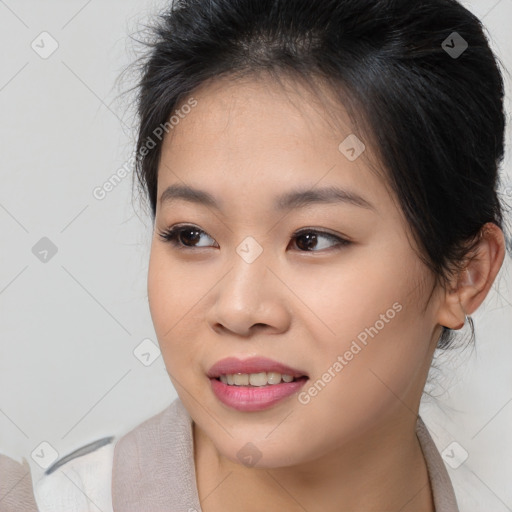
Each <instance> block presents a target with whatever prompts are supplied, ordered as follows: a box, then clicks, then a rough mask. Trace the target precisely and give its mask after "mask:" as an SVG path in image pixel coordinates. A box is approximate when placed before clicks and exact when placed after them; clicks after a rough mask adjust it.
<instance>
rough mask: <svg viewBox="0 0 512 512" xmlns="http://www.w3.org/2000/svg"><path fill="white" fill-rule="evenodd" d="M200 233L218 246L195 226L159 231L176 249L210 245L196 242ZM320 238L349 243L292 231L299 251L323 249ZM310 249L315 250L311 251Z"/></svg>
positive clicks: (337, 243)
mask: <svg viewBox="0 0 512 512" xmlns="http://www.w3.org/2000/svg"><path fill="white" fill-rule="evenodd" d="M202 235H205V237H207V238H209V239H210V240H212V241H213V242H214V244H215V245H214V247H218V244H217V243H216V242H215V240H213V238H212V237H211V236H209V235H208V233H206V232H205V231H203V230H202V229H199V228H197V227H195V226H174V227H172V228H170V229H168V230H166V231H162V232H159V236H160V237H161V238H162V240H163V241H165V242H170V243H171V244H172V245H173V246H175V247H176V248H177V249H185V250H186V249H194V248H195V247H210V245H208V244H198V242H200V240H201V237H202ZM322 239H324V240H328V241H330V242H332V244H331V246H332V245H334V246H335V247H336V246H338V247H343V246H346V245H349V244H350V243H351V242H350V241H348V240H346V239H344V238H341V237H339V236H337V235H333V234H331V233H326V232H324V231H318V230H315V229H311V228H307V229H302V230H301V231H297V232H296V233H294V235H293V239H292V240H294V241H295V245H296V246H297V247H299V251H300V252H318V250H322V249H325V248H326V245H327V247H328V246H329V243H327V244H326V243H325V242H324V243H321V242H319V240H322ZM311 249H315V250H314V251H312V250H311Z"/></svg>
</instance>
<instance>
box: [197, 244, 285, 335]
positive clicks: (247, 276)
mask: <svg viewBox="0 0 512 512" xmlns="http://www.w3.org/2000/svg"><path fill="white" fill-rule="evenodd" d="M267 263H268V262H267V261H266V259H265V258H264V257H263V255H261V256H260V257H259V258H257V259H256V260H255V261H253V262H252V263H248V262H246V261H244V259H242V258H241V257H240V256H239V255H238V254H235V255H234V257H233V259H232V268H231V270H230V271H229V272H228V273H227V275H226V276H225V277H224V278H223V279H222V280H221V282H220V283H219V284H218V286H216V287H215V290H216V291H215V294H216V295H215V297H214V300H213V301H212V302H211V307H210V310H209V311H208V314H207V321H208V323H209V325H210V327H211V328H212V329H213V330H214V331H215V332H217V333H219V334H221V333H224V334H225V333H228V332H229V333H231V334H236V335H238V336H242V337H249V336H251V335H252V334H253V333H255V332H259V331H260V330H264V331H267V332H268V333H272V334H277V333H281V332H285V331H286V330H287V329H288V328H289V326H290V323H291V313H290V306H291V304H290V295H291V293H290V291H289V290H288V288H287V287H286V286H285V284H283V282H282V280H281V279H279V277H278V274H279V272H278V271H276V270H275V269H272V268H270V267H269V266H267Z"/></svg>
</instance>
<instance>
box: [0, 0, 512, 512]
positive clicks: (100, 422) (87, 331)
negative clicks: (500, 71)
mask: <svg viewBox="0 0 512 512" xmlns="http://www.w3.org/2000/svg"><path fill="white" fill-rule="evenodd" d="M163 5H165V2H161V1H160V2H156V1H155V2H148V1H145V0H109V1H105V0H104V1H101V2H100V1H99V0H90V1H86V0H83V1H75V0H73V1H70V0H66V1H64V0H61V1H57V0H51V1H50V0H47V1H45V2H40V1H36V0H31V1H29V0H5V1H2V0H0V38H1V40H2V60H1V66H0V111H1V116H2V123H1V134H0V141H1V142H0V144H1V146H0V147H1V153H0V154H1V161H2V164H1V165H2V167H1V188H0V229H1V232H2V242H1V245H0V248H1V249H0V263H1V264H0V315H1V324H0V326H1V336H2V341H1V343H0V452H2V453H5V454H7V455H9V456H11V457H13V458H15V459H17V460H21V458H22V457H25V458H26V459H27V460H28V462H29V463H30V465H31V468H32V471H33V473H34V478H35V479H37V478H38V477H39V476H40V475H41V474H42V472H43V469H42V468H41V467H40V466H39V464H38V462H41V463H43V464H44V458H41V457H40V458H39V460H38V458H37V456H36V455H35V454H37V453H39V454H41V453H44V454H45V455H44V457H51V454H52V452H51V448H49V447H48V446H47V445H41V443H42V442H46V443H49V445H51V447H53V449H54V450H55V451H56V452H57V453H58V455H59V456H63V455H65V454H67V453H68V452H70V451H72V450H74V449H76V448H77V447H78V446H81V445H83V444H85V443H87V442H90V441H93V440H95V439H97V438H100V437H104V436H107V435H120V434H123V433H125V432H126V431H128V430H130V429H131V428H133V427H135V426H136V425H137V424H139V423H140V422H141V421H143V420H144V419H146V418H148V417H149V416H151V415H153V414H155V413H157V412H159V411H160V410H162V409H163V408H164V407H166V406H167V405H168V404H169V403H170V402H171V401H172V400H173V399H174V398H175V397H176V396H177V395H176V392H175V390H174V389H173V387H172V385H171V383H170V381H169V378H168V376H167V374H166V372H165V368H164V364H163V361H162V358H161V357H157V358H156V359H155V360H154V361H153V362H152V364H150V365H148V366H146V365H145V364H143V363H142V362H141V361H140V360H139V359H138V358H137V357H136V356H135V354H134V350H136V348H137V347H138V346H139V345H140V344H141V342H142V341H143V340H147V339H149V340H152V342H153V343H156V337H155V333H154V329H153V325H152V322H151V317H150V314H149V309H148V305H147V295H146V274H147V262H148V257H149V244H150V238H151V221H150V219H149V218H148V217H145V216H144V212H143V211H142V209H141V208H140V207H139V205H138V202H137V196H136V195H135V196H134V198H133V201H132V189H131V186H132V176H131V173H130V175H129V176H128V177H126V178H125V179H124V180H123V181H122V182H121V183H120V184H119V185H118V186H117V187H116V188H115V189H114V190H112V191H111V192H110V193H109V194H108V195H107V196H106V197H105V198H104V199H103V200H98V199H96V198H95V197H94V196H93V190H94V189H95V187H98V186H101V185H102V184H103V183H104V182H105V181H107V180H108V179H109V177H110V176H111V175H112V174H114V173H115V172H116V171H117V170H118V169H119V168H121V167H122V166H123V165H124V164H125V163H126V162H127V161H128V160H129V158H130V156H131V154H132V152H133V150H134V140H135V139H134V136H135V132H134V130H133V128H132V127H133V125H134V117H133V111H132V110H130V109H129V108H128V105H129V101H130V100H128V99H127V97H119V95H120V93H121V92H123V91H124V90H126V89H127V88H128V87H130V86H132V85H133V82H130V80H129V79H126V78H125V80H124V81H122V82H116V80H117V78H118V77H119V75H120V73H121V72H122V71H123V69H125V67H126V66H127V65H128V64H129V63H130V62H131V61H132V60H133V59H134V58H135V57H136V53H135V50H134V45H133V43H132V41H131V40H130V38H129V37H128V36H129V34H133V33H134V32H136V31H138V30H140V29H141V28H142V23H143V22H145V21H147V19H148V16H150V15H151V14H152V13H153V12H155V10H157V9H159V8H160V7H161V6H163ZM465 5H466V6H467V7H468V8H470V9H471V10H472V11H473V12H474V13H475V14H477V15H478V16H479V17H480V18H481V19H482V20H483V21H484V23H485V25H486V27H487V29H488V32H489V34H490V38H491V43H492V46H493V49H494V50H495V51H496V52H497V54H498V55H499V56H500V58H501V60H502V61H503V63H504V64H505V66H506V67H507V68H508V70H509V72H512V37H511V36H510V31H509V29H510V20H512V0H500V1H494V0H493V1H489V0H474V1H471V2H465ZM43 31H46V32H48V33H49V34H50V35H51V37H52V38H53V39H54V40H55V41H56V42H57V43H58V45H59V46H58V49H57V50H56V51H55V52H54V53H53V54H52V55H50V56H49V57H48V58H46V59H43V58H41V57H40V56H39V55H38V53H36V51H34V49H33V48H32V47H31V44H32V42H33V41H34V40H35V41H36V43H35V44H39V48H40V51H43V50H45V51H47V50H48V49H49V48H50V43H51V41H50V40H49V39H45V42H44V48H41V46H42V45H43V43H41V42H40V41H41V37H47V36H40V34H41V33H42V32H43ZM38 41H39V43H38ZM505 79H506V82H507V95H508V96H507V99H506V102H507V110H508V113H510V112H511V97H512V94H511V90H512V89H511V81H510V77H509V76H508V75H505ZM509 139H510V129H509V131H508V134H507V141H508V140H509ZM503 172H504V173H506V177H505V179H504V189H503V190H504V193H506V194H507V200H508V201H509V202H511V203H512V179H511V178H510V176H511V175H512V172H511V157H510V146H508V148H507V157H506V162H505V165H504V170H503ZM43 237H47V238H49V239H50V240H51V241H52V242H53V244H55V246H56V247H57V249H58V252H57V253H56V254H55V255H54V256H53V257H51V258H48V259H49V261H47V262H42V261H40V260H39V259H38V258H37V257H36V256H35V255H34V254H33V252H32V248H33V247H34V245H35V244H36V243H38V241H39V240H40V239H41V238H43ZM510 264H511V258H510V256H508V257H507V259H506V262H505V266H504V267H503V269H502V271H501V273H500V275H499V278H498V282H497V285H496V286H495V287H494V289H493V291H492V293H491V294H490V296H489V297H488V298H487V300H486V301H485V303H484V305H483V306H482V307H481V308H480V310H479V311H478V312H477V313H476V314H475V315H473V317H474V319H475V324H476V333H477V344H476V348H475V350H467V351H465V352H460V351H457V352H453V353H450V354H447V355H446V357H443V358H442V359H439V360H438V365H440V366H441V370H440V372H441V373H435V375H434V376H436V378H437V379H438V381H439V383H440V385H438V386H437V388H436V390H434V392H436V393H437V394H439V392H440V391H442V390H443V389H444V390H446V392H445V393H444V394H442V395H440V396H439V398H438V399H437V400H436V401H434V400H426V401H425V403H424V404H423V405H422V410H421V411H420V413H421V414H422V417H423V418H424V420H425V422H426V424H427V426H428V427H429V429H430V430H431V433H432V435H433V437H434V440H435V442H436V444H437V446H438V448H439V450H440V451H441V452H444V453H445V457H447V459H446V460H449V459H451V462H452V464H453V465H455V464H454V462H453V461H454V460H455V461H456V460H458V458H460V457H461V456H463V455H464V451H462V450H465V451H466V452H467V453H468V454H469V456H468V458H467V460H466V461H465V462H464V463H463V464H461V465H460V466H459V467H458V468H457V469H453V468H452V467H450V465H448V466H447V467H448V470H449V473H450V476H451V478H452V481H453V482H454V486H455V488H456V492H457V495H458V499H459V501H460V502H461V510H463V511H464V510H491V509H492V510H493V512H500V511H506V510H512V486H511V485H510V482H511V481H512V480H511V479H512V442H511V440H512V434H511V433H510V432H511V430H512V429H511V428H510V427H511V425H512V371H511V369H510V368H511V361H512V342H511V332H512V314H511V313H512V305H511V304H512V293H511V288H512V287H511V284H512V280H511V277H510ZM145 343H150V342H148V341H146V342H145ZM149 346H150V345H149ZM143 347H145V346H143ZM142 351H143V352H145V351H146V349H145V348H144V350H142ZM153 357H154V356H151V360H152V358H153ZM439 379H441V380H439ZM453 442H456V443H458V444H457V445H451V443H453ZM450 445H451V446H450ZM447 447H448V450H446V448H447ZM452 449H453V451H451V450H452ZM41 450H42V451H41ZM32 455H34V456H32ZM47 462H48V461H47ZM472 500H478V501H480V502H481V503H485V504H486V505H487V508H485V507H484V508H481V509H480V508H478V507H477V506H476V505H471V504H472V503H473V502H472ZM462 505H464V506H465V507H467V508H462Z"/></svg>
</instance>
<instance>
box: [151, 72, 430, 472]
mask: <svg viewBox="0 0 512 512" xmlns="http://www.w3.org/2000/svg"><path fill="white" fill-rule="evenodd" d="M194 98H195V99H196V101H197V104H196V105H195V107H194V108H192V109H187V111H188V110H190V111H189V113H188V114H187V115H184V116H182V119H181V120H180V122H179V124H178V125H176V126H175V127H174V129H173V130H172V131H171V132H170V134H169V135H168V136H167V137H166V139H164V143H163V148H162V154H161V160H160V165H159V171H158V202H157V212H156V217H155V226H154V227H155V229H154V236H153V240H152V246H151V257H150V263H149V275H148V297H149V304H150V311H151V316H152V320H153V323H154V327H155V331H156V334H157V337H158V341H159V344H160V347H161V351H162V356H163V358H164V361H165V365H166V367H167V370H168V373H169V375H170V377H171V380H172V382H173V384H174V386H175V388H176V390H177V392H178V395H179V397H180V399H181V401H182V402H183V404H184V405H185V407H186V408H187V410H188V411H189V413H190V415H191V416H192V419H193V421H194V423H195V424H196V428H199V429H201V431H202V432H204V434H205V435H206V436H207V437H208V438H209V439H210V440H211V442H212V443H213V444H214V445H215V447H216V449H217V450H218V452H219V453H220V454H221V455H222V456H223V457H225V458H226V459H229V460H230V461H233V462H237V461H241V456H243V455H244V450H246V451H247V452H250V451H251V450H254V448H248V447H247V442H248V441H250V442H251V443H252V444H253V445H254V446H255V447H256V448H257V451H256V452H255V453H257V454H258V457H260V458H259V460H258V461H257V463H256V464H255V465H256V466H257V467H284V466H291V465H294V464H297V465H298V464H300V463H301V462H306V461H311V460H314V459H315V458H317V457H320V456H322V455H324V454H327V453H330V452H332V451H333V450H335V449H337V448H340V449H341V448H343V447H344V446H346V445H347V443H349V442H353V441H355V440H356V439H357V438H359V437H361V436H362V435H364V433H365V432H366V433H368V432H370V431H371V429H372V428H375V427H376V426H377V425H382V424H383V423H384V422H392V421H394V422H395V424H396V422H397V421H400V420H401V419H405V418H407V420H406V421H409V422H412V421H413V420H414V422H415V417H414V413H413V412H412V411H414V410H415V409H416V410H417V406H418V403H419V398H420V396H421V392H422V389H423V386H424V383H425V378H426V374H427V372H428V368H429V365H430V362H431V356H432V353H433V347H434V345H435V343H433V340H435V339H437V337H438V336H439V332H438V331H437V332H435V328H436V327H438V326H436V322H435V314H434V310H435V304H436V297H437V295H435V294H434V296H433V299H434V300H433V301H432V302H431V303H429V306H428V307H427V308H425V307H424V306H425V304H426V298H427V295H428V294H429V292H430V284H431V282H432V281H431V277H430V276H429V274H428V272H427V270H426V268H425V267H424V266H423V265H422V263H421V262H420V260H419V257H418V254H417V253H416V252H415V251H417V248H416V247H415V246H414V244H413V243H412V237H411V234H410V231H409V229H408V226H407V224H406V222H405V220H404V219H403V217H402V215H401V214H400V212H399V210H398V208H397V205H396V202H395V200H394V199H393V197H392V196H391V195H390V193H389V190H388V187H387V186H386V183H385V180H384V179H383V178H382V177H380V176H378V175H377V174H375V173H372V172H371V171H370V167H369V160H368V158H369V157H370V156H371V155H370V148H369V147H368V146H367V147H366V150H365V151H364V153H363V154H362V155H361V156H360V157H359V158H356V159H354V158H353V156H354V155H353V154H352V153H353V152H350V151H348V152H347V150H346V146H345V145H342V148H341V150H340V143H342V142H343V141H344V140H345V139H346V138H347V137H348V136H349V135H350V134H351V133H352V132H351V129H350V125H349V123H348V121H347V120H346V118H343V119H344V122H342V123H339V127H338V128H337V129H335V128H334V127H333V125H332V124H330V123H328V122H326V119H327V117H328V114H327V113H326V111H325V110H323V109H322V106H321V104H320V103H318V102H317V101H316V100H315V98H314V97H313V96H311V95H310V94H308V92H307V91H305V90H301V89H300V88H298V86H297V85H294V86H293V87H290V88H289V89H288V91H287V92H285V91H284V90H283V89H280V88H279V87H277V86H274V85H272V83H271V82H269V81H264V80H262V79H260V80H259V81H249V80H246V81H243V82H231V83H229V82H227V81H217V82H215V83H210V84H209V85H208V86H203V87H202V88H200V89H198V90H197V92H195V94H194ZM291 100H293V101H291ZM340 115H341V114H340ZM349 140H350V139H349ZM347 156H349V157H350V158H348V157H347ZM176 185H180V186H187V187H191V188H193V189H199V190H200V191H204V192H206V193H208V194H210V195H211V196H212V198H213V199H214V201H215V202H216V205H214V204H213V203H205V202H201V201H199V199H198V198H199V196H198V195H196V196H195V199H196V200H191V199H190V198H189V199H186V198H184V197H179V196H180V194H176V193H174V194H170V193H167V194H166V195H167V199H166V200H162V198H161V196H162V194H163V193H164V191H166V190H167V189H168V188H169V187H172V186H176ZM326 187H336V188H338V189H341V190H343V191H345V192H346V194H345V195H344V196H343V195H339V196H338V198H337V199H336V198H331V199H330V200H329V201H325V200H324V201H322V200H320V199H321V197H320V199H319V198H318V197H317V198H316V200H310V201H306V200H304V198H302V199H303V200H302V201H295V202H291V203H290V202H288V204H287V205H286V204H285V203H286V201H281V202H280V203H278V202H277V200H278V198H282V197H284V196H286V195H288V194H290V193H292V192H297V191H298V190H304V191H309V192H319V191H320V190H321V189H324V188H326ZM349 194H352V196H350V197H352V199H353V200H348V199H347V197H349ZM356 196H357V197H359V199H354V198H355V197H356ZM306 199H307V197H306ZM309 199H311V194H310V195H309ZM324 199H325V198H324ZM286 206H287V207H286ZM178 228H179V229H180V230H181V231H177V229H178ZM171 229H174V231H172V232H171V234H170V236H168V237H167V239H166V238H165V234H166V233H167V234H168V235H169V230H171ZM228 357H235V358H238V359H240V360H242V361H243V360H247V359H248V358H253V357H264V358H268V359H271V360H273V361H274V362H277V363H281V364H283V365H287V366H288V367H291V368H293V369H296V370H298V372H299V373H300V374H302V375H305V376H306V377H307V380H306V379H305V378H302V379H298V380H296V381H294V382H292V383H282V384H267V385H266V386H265V387H263V386H258V385H255V386H253V387H251V388H250V389H248V388H247V387H244V388H243V389H242V388H238V392H237V391H236V390H237V388H236V387H234V386H229V385H228V384H225V383H222V382H221V381H220V380H216V381H215V382H213V380H211V379H210V378H209V377H208V376H207V374H208V372H209V371H210V369H211V368H212V366H213V365H214V364H215V363H217V362H218V361H220V360H222V359H224V358H228ZM265 364H268V365H269V364H270V363H264V364H263V367H258V368H259V371H258V372H256V371H253V372H250V373H261V372H262V371H265ZM224 371H225V372H228V373H229V371H228V370H226V369H225V370H224ZM232 373H238V372H232ZM240 373H244V372H240ZM248 373H249V372H248ZM260 377H261V376H260ZM273 377H274V378H276V379H278V376H276V375H275V373H274V374H273ZM240 378H241V379H242V380H240V381H236V380H235V382H240V383H243V382H245V381H244V380H243V379H244V378H245V377H240ZM258 378H259V377H254V376H253V377H252V379H253V380H252V382H254V383H258V382H259V383H260V384H261V381H258ZM271 380H272V376H271ZM272 386H275V388H272ZM228 387H229V389H228ZM214 390H218V394H217V392H215V391H214ZM404 421H405V420H404Z"/></svg>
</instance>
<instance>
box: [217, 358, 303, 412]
mask: <svg viewBox="0 0 512 512" xmlns="http://www.w3.org/2000/svg"><path fill="white" fill-rule="evenodd" d="M207 376H208V378H209V379H210V382H211V389H212V392H213V394H214V395H215V396H216V397H217V399H218V400H219V401H220V402H221V403H223V404H224V405H226V406H228V407H230V408H232V409H235V410H237V411H241V412H257V411H263V410H265V409H269V408H271V407H273V406H274V405H276V404H278V403H280V402H281V401H284V400H285V399H287V398H289V397H291V396H292V395H294V394H296V393H298V392H299V391H300V389H301V388H302V387H303V386H304V385H305V383H306V381H307V380H309V376H308V375H307V374H306V373H305V372H304V371H302V370H299V369H296V368H292V367H290V366H287V365H284V364H282V363H279V362H277V361H273V360H271V359H267V358H262V357H253V358H251V359H245V360H240V359H237V358H234V357H231V358H227V359H222V360H221V361H218V362H217V363H216V364H214V365H213V366H212V367H211V368H210V370H209V371H208V373H207ZM288 403H289V404H292V403H293V402H288Z"/></svg>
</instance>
